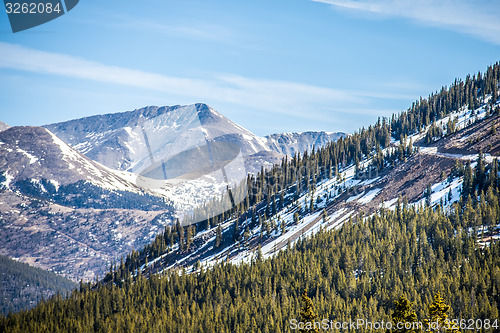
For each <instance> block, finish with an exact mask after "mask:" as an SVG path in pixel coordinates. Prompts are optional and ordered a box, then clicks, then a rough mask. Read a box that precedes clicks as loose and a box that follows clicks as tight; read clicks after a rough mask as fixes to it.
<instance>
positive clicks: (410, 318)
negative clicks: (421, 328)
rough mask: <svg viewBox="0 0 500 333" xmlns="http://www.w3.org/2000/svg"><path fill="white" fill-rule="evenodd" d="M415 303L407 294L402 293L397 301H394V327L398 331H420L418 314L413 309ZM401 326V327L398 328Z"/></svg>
mask: <svg viewBox="0 0 500 333" xmlns="http://www.w3.org/2000/svg"><path fill="white" fill-rule="evenodd" d="M412 307H413V303H412V302H410V301H409V300H408V299H407V298H406V296H405V295H401V296H400V297H399V299H398V300H397V301H394V312H393V314H392V323H393V327H394V328H395V329H396V330H397V331H398V332H418V327H414V323H417V322H418V320H417V314H416V313H415V311H414V310H412ZM399 327H401V328H400V329H398V328H399Z"/></svg>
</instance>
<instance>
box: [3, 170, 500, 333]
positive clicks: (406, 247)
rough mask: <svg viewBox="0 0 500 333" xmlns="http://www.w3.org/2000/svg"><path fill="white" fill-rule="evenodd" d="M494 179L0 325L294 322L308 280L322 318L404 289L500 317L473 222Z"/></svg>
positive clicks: (76, 297) (499, 264)
mask: <svg viewBox="0 0 500 333" xmlns="http://www.w3.org/2000/svg"><path fill="white" fill-rule="evenodd" d="M478 176H479V174H477V173H475V176H474V177H473V179H477V177H478ZM491 180H492V181H493V183H494V184H495V185H493V183H490V182H488V184H489V185H483V184H481V183H477V185H476V186H486V187H488V188H489V189H488V193H489V194H488V196H486V197H485V196H482V197H481V198H479V200H475V199H471V197H468V198H467V200H465V201H464V200H462V201H461V203H459V204H457V205H456V206H455V208H454V209H453V211H452V212H451V214H445V213H444V211H443V208H442V207H440V206H439V207H436V208H435V209H431V208H430V207H428V206H426V207H424V208H421V209H416V208H414V207H412V206H409V205H408V204H406V203H404V202H402V203H398V205H397V209H396V210H395V211H390V210H385V209H382V210H381V211H380V212H379V213H378V214H376V215H374V216H372V217H362V216H360V217H358V218H356V219H353V220H351V221H349V222H348V223H346V224H345V225H344V227H343V228H341V229H340V230H336V231H330V232H320V233H318V234H317V235H316V236H314V237H313V238H309V239H304V240H301V241H299V242H298V243H297V244H296V245H295V246H294V247H293V248H292V249H289V250H287V251H284V252H281V253H280V254H278V255H277V256H276V257H274V258H272V259H269V260H261V259H260V258H259V256H258V255H257V256H256V258H255V260H254V261H253V262H252V263H251V264H244V265H240V266H233V265H220V266H217V267H214V268H213V269H211V270H208V271H201V272H199V273H195V274H184V273H183V272H181V271H174V272H169V273H166V274H164V275H161V276H156V275H153V276H150V277H149V279H146V278H144V277H143V276H142V275H138V276H137V277H136V278H133V277H132V276H130V275H127V276H126V277H125V278H124V280H123V281H120V280H119V279H118V278H116V279H115V283H113V284H99V285H98V286H91V285H81V286H80V291H78V292H75V293H73V295H72V296H71V297H70V299H68V300H62V299H61V298H60V297H58V298H55V299H52V300H50V301H48V302H45V303H43V304H40V305H39V306H38V307H37V308H36V309H35V310H32V311H30V312H27V313H19V314H16V315H13V316H10V317H9V318H6V319H5V318H4V319H2V320H1V322H0V328H1V329H2V330H4V331H10V332H16V331H19V332H25V331H30V332H38V331H51V332H67V331H73V330H75V331H78V332H80V331H82V332H83V331H103V332H111V331H130V332H151V331H163V332H249V331H251V332H287V331H290V329H289V323H290V320H291V319H298V318H300V316H299V310H300V307H301V304H300V294H301V293H302V291H303V290H304V289H306V288H307V290H308V291H309V295H310V296H311V298H312V300H313V303H314V305H315V307H316V311H317V313H318V315H319V318H321V319H323V318H328V319H331V320H338V321H344V320H349V318H366V319H367V320H368V319H370V320H373V321H377V320H378V321H380V320H384V321H387V320H390V318H391V314H392V312H393V301H395V300H396V299H398V298H399V296H400V295H402V294H405V295H407V297H408V298H409V299H410V300H411V301H413V302H415V306H414V309H415V311H416V314H417V316H418V318H421V319H423V318H427V317H426V316H428V314H427V312H426V311H427V310H426V309H427V307H428V305H429V304H430V303H431V302H432V298H433V295H434V294H435V293H436V292H441V295H443V297H444V298H445V300H446V302H447V303H448V304H451V307H452V310H451V311H450V313H449V317H450V318H459V317H460V318H474V319H492V320H493V319H497V318H498V315H499V313H498V304H499V301H500V297H499V295H498V290H499V288H500V244H499V243H498V242H491V243H488V245H487V246H485V247H478V246H477V241H478V237H484V236H485V234H484V235H483V234H481V235H480V234H478V233H476V232H471V231H468V230H470V229H469V225H474V227H475V229H477V228H478V227H480V226H487V225H489V223H491V222H490V221H489V218H490V215H489V214H493V215H492V217H493V219H494V221H498V217H499V210H498V204H499V196H498V194H495V193H498V192H497V190H498V178H497V177H492V178H491ZM491 186H493V187H491ZM477 188H478V187H476V189H477ZM462 206H463V207H464V208H462ZM471 211H473V212H480V213H479V214H471ZM483 212H484V213H483Z"/></svg>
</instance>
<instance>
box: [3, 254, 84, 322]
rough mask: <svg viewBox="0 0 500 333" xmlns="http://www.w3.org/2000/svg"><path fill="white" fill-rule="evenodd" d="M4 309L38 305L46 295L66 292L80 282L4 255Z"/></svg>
mask: <svg viewBox="0 0 500 333" xmlns="http://www.w3.org/2000/svg"><path fill="white" fill-rule="evenodd" d="M0 272H1V273H0V282H1V283H0V313H2V314H3V315H7V314H8V313H9V311H10V312H17V311H19V310H25V309H29V308H32V307H34V306H35V305H36V304H37V303H38V302H40V301H41V300H42V299H49V298H50V297H52V296H53V295H55V294H57V293H60V294H61V295H66V293H67V292H70V291H71V290H72V289H74V288H75V287H76V284H75V283H74V282H72V281H70V280H68V279H65V278H63V277H61V276H59V275H57V274H55V273H52V272H48V271H44V270H42V269H39V268H35V267H32V266H29V265H27V264H23V263H20V262H17V261H14V260H12V259H9V258H7V257H5V256H2V255H0Z"/></svg>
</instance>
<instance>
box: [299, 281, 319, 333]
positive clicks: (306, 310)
mask: <svg viewBox="0 0 500 333" xmlns="http://www.w3.org/2000/svg"><path fill="white" fill-rule="evenodd" d="M301 301H302V308H300V321H301V322H302V323H304V325H305V328H304V329H302V330H300V331H299V332H319V329H318V328H317V327H315V325H314V322H315V319H316V318H318V315H317V314H316V312H315V310H314V305H313V302H312V300H311V299H310V298H309V297H308V296H307V289H304V292H303V293H302V296H301Z"/></svg>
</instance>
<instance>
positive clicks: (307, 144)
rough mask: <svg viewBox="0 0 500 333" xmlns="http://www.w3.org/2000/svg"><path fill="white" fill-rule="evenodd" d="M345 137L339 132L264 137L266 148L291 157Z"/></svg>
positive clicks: (278, 134) (282, 134)
mask: <svg viewBox="0 0 500 333" xmlns="http://www.w3.org/2000/svg"><path fill="white" fill-rule="evenodd" d="M343 137H345V134H344V133H340V132H335V133H334V132H328V133H327V132H302V133H277V134H271V135H268V136H266V139H267V146H268V147H269V149H271V150H272V151H275V152H277V153H280V154H283V155H288V156H293V155H294V154H296V153H298V154H302V153H304V152H305V151H306V150H307V151H311V150H312V148H313V147H315V148H316V149H318V148H321V147H324V146H326V145H327V144H328V143H330V142H335V141H337V140H338V139H340V138H343Z"/></svg>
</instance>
